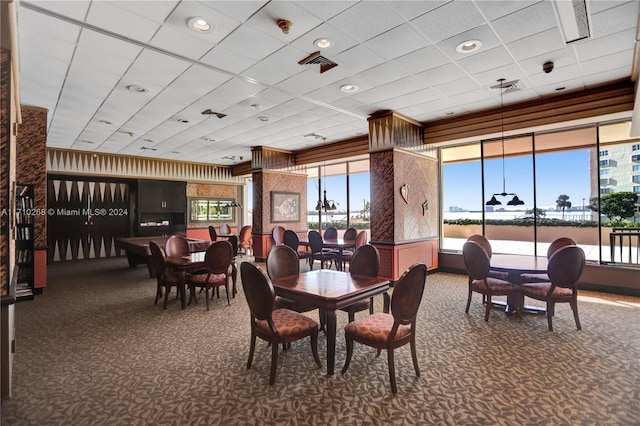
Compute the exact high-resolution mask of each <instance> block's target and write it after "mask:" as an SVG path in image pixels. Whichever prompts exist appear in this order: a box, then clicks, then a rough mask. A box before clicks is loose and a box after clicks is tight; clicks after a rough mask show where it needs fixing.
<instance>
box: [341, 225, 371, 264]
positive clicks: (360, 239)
mask: <svg viewBox="0 0 640 426" xmlns="http://www.w3.org/2000/svg"><path fill="white" fill-rule="evenodd" d="M345 235H346V234H345ZM345 240H346V238H345ZM355 241H356V245H355V247H354V248H353V250H343V251H342V270H343V271H344V270H345V269H346V268H345V267H346V265H347V263H350V262H351V258H352V257H353V253H354V252H355V250H357V249H358V247H362V246H363V245H365V244H367V231H360V232H358V233H357V235H356V238H355Z"/></svg>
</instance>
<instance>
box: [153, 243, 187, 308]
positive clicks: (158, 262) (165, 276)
mask: <svg viewBox="0 0 640 426" xmlns="http://www.w3.org/2000/svg"><path fill="white" fill-rule="evenodd" d="M149 249H150V250H151V257H150V258H149V262H151V265H152V267H153V270H155V271H156V280H157V288H156V301H155V302H154V305H157V304H158V300H160V298H161V297H162V292H163V289H164V304H163V306H162V309H167V304H168V303H169V293H170V290H171V287H176V289H178V288H179V286H180V285H181V282H182V279H181V275H180V273H178V272H172V271H171V270H170V269H169V268H167V264H166V256H165V252H164V249H163V248H162V247H160V245H158V243H156V242H155V241H150V242H149Z"/></svg>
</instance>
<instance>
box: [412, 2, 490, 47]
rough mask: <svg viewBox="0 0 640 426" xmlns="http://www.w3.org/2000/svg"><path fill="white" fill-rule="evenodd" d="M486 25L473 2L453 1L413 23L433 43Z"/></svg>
mask: <svg viewBox="0 0 640 426" xmlns="http://www.w3.org/2000/svg"><path fill="white" fill-rule="evenodd" d="M483 23H484V19H483V17H482V15H481V14H480V12H479V11H478V9H476V7H475V4H474V3H472V2H459V1H452V2H449V3H447V4H445V5H443V6H441V7H439V8H437V9H434V10H432V11H431V12H430V13H427V14H425V15H422V16H420V17H418V18H416V19H414V20H412V21H411V24H412V25H413V26H414V27H415V28H416V29H417V30H418V31H420V32H421V33H422V34H424V36H425V37H427V39H428V40H430V41H431V42H432V43H437V42H439V41H442V40H445V39H447V38H450V37H453V36H455V35H456V34H460V33H464V32H466V31H469V30H470V29H472V28H475V27H478V26H480V25H482V24H483Z"/></svg>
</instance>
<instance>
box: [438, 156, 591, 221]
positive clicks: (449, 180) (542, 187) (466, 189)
mask: <svg viewBox="0 0 640 426" xmlns="http://www.w3.org/2000/svg"><path fill="white" fill-rule="evenodd" d="M535 161H536V182H537V185H536V196H537V206H538V208H548V207H555V206H556V200H557V198H558V196H559V195H568V196H569V200H568V201H570V202H571V203H572V204H573V206H574V207H578V206H582V199H583V198H584V199H585V201H584V202H585V205H588V204H589V197H590V170H589V151H588V150H579V151H562V152H557V153H548V154H538V155H536V157H535ZM480 176H481V171H480V162H479V161H478V162H472V163H457V164H451V165H446V166H445V167H444V169H443V181H444V182H443V187H444V191H443V195H444V205H443V208H444V210H445V211H448V210H449V207H451V206H457V207H461V208H463V209H465V210H481V209H482V208H483V205H484V202H486V201H487V200H488V199H489V198H491V195H492V194H493V193H501V192H502V191H503V180H502V159H498V160H488V161H485V198H486V200H484V202H483V200H482V199H481V193H482V182H481V179H480ZM505 189H506V192H507V193H516V194H518V198H520V199H521V200H523V201H524V202H525V205H523V206H520V207H519V208H520V209H531V208H533V190H534V185H533V163H532V157H531V156H526V157H515V158H506V159H505ZM497 198H498V200H500V201H502V202H503V206H504V205H506V202H505V201H509V200H510V199H511V197H510V196H509V197H505V198H501V197H497Z"/></svg>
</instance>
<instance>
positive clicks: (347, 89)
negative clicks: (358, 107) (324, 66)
mask: <svg viewBox="0 0 640 426" xmlns="http://www.w3.org/2000/svg"><path fill="white" fill-rule="evenodd" d="M358 89H359V87H358V86H356V85H355V84H343V85H342V86H340V90H342V91H343V92H345V93H353V92H356V91H358Z"/></svg>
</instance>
